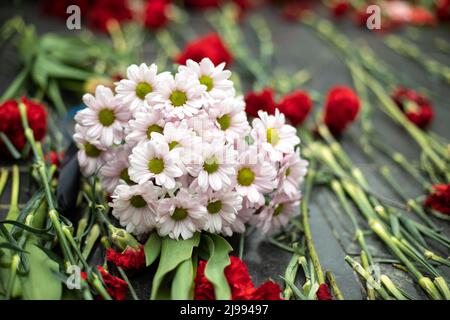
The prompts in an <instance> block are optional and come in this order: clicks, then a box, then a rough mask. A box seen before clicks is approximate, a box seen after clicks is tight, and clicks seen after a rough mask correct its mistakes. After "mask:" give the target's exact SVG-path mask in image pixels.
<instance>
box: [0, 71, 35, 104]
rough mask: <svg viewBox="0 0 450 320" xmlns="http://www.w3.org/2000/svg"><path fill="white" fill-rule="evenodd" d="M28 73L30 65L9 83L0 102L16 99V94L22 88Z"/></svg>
mask: <svg viewBox="0 0 450 320" xmlns="http://www.w3.org/2000/svg"><path fill="white" fill-rule="evenodd" d="M29 72H30V65H29V64H28V65H27V66H26V67H25V68H24V69H23V70H22V71H20V73H19V74H18V75H17V77H16V78H15V79H14V81H13V82H11V84H10V85H9V87H8V88H7V89H6V90H5V92H4V93H3V95H2V97H1V98H0V101H1V102H3V101H5V100H8V99H12V98H15V97H17V95H18V93H19V92H20V90H21V88H22V87H23V85H24V83H25V81H26V79H27V77H28V73H29Z"/></svg>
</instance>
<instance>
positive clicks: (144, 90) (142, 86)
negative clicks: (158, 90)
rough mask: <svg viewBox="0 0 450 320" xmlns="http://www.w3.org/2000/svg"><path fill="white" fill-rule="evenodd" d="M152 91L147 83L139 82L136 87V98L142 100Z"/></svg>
mask: <svg viewBox="0 0 450 320" xmlns="http://www.w3.org/2000/svg"><path fill="white" fill-rule="evenodd" d="M152 91H153V87H152V85H151V84H149V83H147V82H139V83H138V84H137V85H136V96H137V97H138V98H139V99H141V100H144V99H145V96H146V95H147V94H149V93H150V92H152Z"/></svg>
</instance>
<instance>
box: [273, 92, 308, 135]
mask: <svg viewBox="0 0 450 320" xmlns="http://www.w3.org/2000/svg"><path fill="white" fill-rule="evenodd" d="M312 105H313V104H312V100H311V98H310V97H309V95H308V94H307V93H306V92H303V91H294V92H292V93H291V94H288V95H286V96H284V98H283V99H282V100H281V101H280V103H279V104H278V109H279V110H280V112H282V113H284V114H285V115H286V117H287V118H288V119H289V120H290V121H291V123H292V125H294V126H296V127H297V126H298V125H300V124H302V123H303V121H305V119H306V117H307V116H308V114H309V112H310V111H311V108H312Z"/></svg>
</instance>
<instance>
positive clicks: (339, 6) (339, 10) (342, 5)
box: [331, 1, 351, 18]
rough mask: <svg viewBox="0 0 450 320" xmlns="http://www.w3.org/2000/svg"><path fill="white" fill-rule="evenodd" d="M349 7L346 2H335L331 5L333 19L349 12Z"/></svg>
mask: <svg viewBox="0 0 450 320" xmlns="http://www.w3.org/2000/svg"><path fill="white" fill-rule="evenodd" d="M350 9H351V5H350V3H349V2H348V1H335V2H333V3H332V5H331V12H332V14H333V16H334V17H336V18H340V17H343V16H344V15H345V14H346V13H347V12H348V11H349V10H350Z"/></svg>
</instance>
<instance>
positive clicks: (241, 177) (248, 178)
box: [237, 168, 255, 187]
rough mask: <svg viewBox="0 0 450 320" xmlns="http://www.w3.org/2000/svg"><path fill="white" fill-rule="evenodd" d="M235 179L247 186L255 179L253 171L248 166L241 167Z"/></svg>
mask: <svg viewBox="0 0 450 320" xmlns="http://www.w3.org/2000/svg"><path fill="white" fill-rule="evenodd" d="M237 180H238V182H239V184H240V185H241V186H245V187H248V186H249V185H251V184H252V183H253V181H255V173H254V172H253V171H252V170H251V169H250V168H242V169H240V170H239V172H238V175H237Z"/></svg>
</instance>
